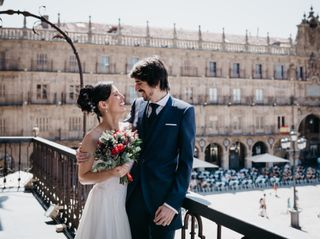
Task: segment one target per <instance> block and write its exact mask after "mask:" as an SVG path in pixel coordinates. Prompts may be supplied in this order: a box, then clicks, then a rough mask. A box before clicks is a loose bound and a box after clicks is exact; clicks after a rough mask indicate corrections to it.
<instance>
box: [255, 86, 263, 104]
mask: <svg viewBox="0 0 320 239" xmlns="http://www.w3.org/2000/svg"><path fill="white" fill-rule="evenodd" d="M256 102H257V103H262V102H263V91H262V89H256Z"/></svg>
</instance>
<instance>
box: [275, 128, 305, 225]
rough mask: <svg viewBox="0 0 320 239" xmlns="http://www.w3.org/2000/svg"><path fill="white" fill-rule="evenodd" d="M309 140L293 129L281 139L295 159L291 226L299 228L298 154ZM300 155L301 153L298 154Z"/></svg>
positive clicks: (285, 148) (283, 145)
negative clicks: (299, 135) (296, 175)
mask: <svg viewBox="0 0 320 239" xmlns="http://www.w3.org/2000/svg"><path fill="white" fill-rule="evenodd" d="M306 144H307V141H306V139H305V138H304V137H301V138H299V139H298V133H297V132H296V131H295V130H291V131H290V133H289V137H286V138H283V139H281V148H282V149H284V150H286V151H287V152H288V153H289V157H290V159H292V160H293V208H291V209H290V215H291V226H292V227H294V228H297V229H301V227H300V225H299V213H300V211H299V209H298V207H297V191H296V177H295V171H296V157H297V156H296V155H297V153H298V152H299V151H300V150H303V149H305V148H306ZM298 157H299V154H298Z"/></svg>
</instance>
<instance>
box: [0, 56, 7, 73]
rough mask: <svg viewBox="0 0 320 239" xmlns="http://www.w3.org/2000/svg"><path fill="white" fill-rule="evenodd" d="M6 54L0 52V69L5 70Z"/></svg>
mask: <svg viewBox="0 0 320 239" xmlns="http://www.w3.org/2000/svg"><path fill="white" fill-rule="evenodd" d="M5 66H6V55H5V53H4V52H0V70H5Z"/></svg>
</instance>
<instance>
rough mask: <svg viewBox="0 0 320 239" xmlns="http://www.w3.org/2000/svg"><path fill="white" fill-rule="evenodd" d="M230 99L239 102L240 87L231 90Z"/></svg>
mask: <svg viewBox="0 0 320 239" xmlns="http://www.w3.org/2000/svg"><path fill="white" fill-rule="evenodd" d="M232 99H233V102H234V103H240V101H241V91H240V89H233V91H232Z"/></svg>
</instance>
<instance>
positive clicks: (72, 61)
mask: <svg viewBox="0 0 320 239" xmlns="http://www.w3.org/2000/svg"><path fill="white" fill-rule="evenodd" d="M69 65H70V66H71V67H76V66H77V58H76V56H74V55H71V56H70V57H69Z"/></svg>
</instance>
